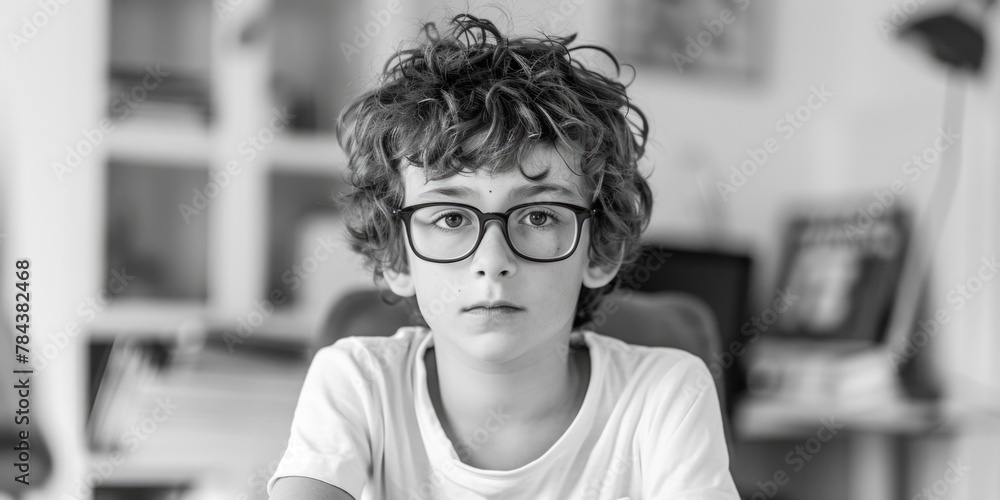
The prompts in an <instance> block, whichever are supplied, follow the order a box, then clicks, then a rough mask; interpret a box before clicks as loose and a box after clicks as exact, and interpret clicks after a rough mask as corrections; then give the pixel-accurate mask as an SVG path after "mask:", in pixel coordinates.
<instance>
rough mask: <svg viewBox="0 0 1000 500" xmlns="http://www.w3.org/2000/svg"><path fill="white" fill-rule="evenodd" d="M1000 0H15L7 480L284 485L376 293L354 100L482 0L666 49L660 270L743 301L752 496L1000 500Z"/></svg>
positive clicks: (646, 86)
mask: <svg viewBox="0 0 1000 500" xmlns="http://www.w3.org/2000/svg"><path fill="white" fill-rule="evenodd" d="M990 4H992V2H990V1H986V0H967V1H957V0H951V1H944V0H845V1H842V2H822V1H817V0H806V1H799V2H791V1H782V0H715V1H705V0H624V1H610V0H547V1H530V2H529V1H523V0H506V1H503V2H493V3H489V4H485V3H484V4H482V5H478V4H476V3H472V4H471V5H470V4H469V3H467V2H449V1H443V0H389V1H386V0H336V1H334V0H282V1H280V2H279V1H277V0H274V1H267V0H212V1H209V0H177V1H161V0H88V1H86V2H82V1H80V2H70V1H68V0H36V1H21V2H4V3H3V5H2V6H0V31H2V32H3V34H4V43H3V46H2V48H0V74H2V77H0V200H2V201H0V257H2V260H0V262H2V264H0V283H3V285H2V287H3V293H2V300H0V302H2V304H3V305H2V310H0V320H2V324H0V332H2V334H3V335H0V338H2V339H3V350H2V353H0V358H2V359H0V369H2V371H3V380H4V381H5V382H4V383H3V389H2V393H0V395H2V399H0V403H2V405H0V407H2V411H3V413H4V416H3V419H2V421H3V424H0V430H2V431H3V432H2V433H3V437H2V440H3V442H4V452H3V454H4V457H5V458H4V463H3V469H4V471H5V472H4V473H3V477H2V478H0V485H3V492H2V493H0V497H2V496H3V495H9V496H10V497H12V498H26V499H57V498H58V499H67V498H76V499H119V498H130V499H131V498H137V499H165V498H172V499H174V498H176V499H181V498H183V499H223V498H224V499H244V500H245V499H263V498H266V497H267V495H266V492H265V491H264V484H265V482H266V480H267V479H268V478H269V477H270V475H271V473H272V472H273V471H274V468H275V466H276V465H277V460H278V459H279V458H280V456H281V453H282V451H283V449H284V446H285V444H286V441H285V440H286V439H287V436H288V425H289V423H290V420H291V415H292V410H293V409H294V405H295V401H296V399H297V396H298V390H299V387H300V386H301V382H302V378H303V377H304V375H305V369H306V367H307V366H308V362H309V360H310V359H311V354H312V353H313V352H315V350H316V349H317V348H319V347H321V346H322V345H325V344H328V343H329V341H330V340H329V339H330V337H329V336H328V334H329V332H328V328H327V327H328V325H329V322H330V312H331V310H333V309H334V307H335V306H336V304H338V303H339V301H340V300H341V299H342V298H344V297H345V296H347V294H348V293H350V292H351V291H353V290H358V289H366V288H367V289H371V288H373V285H372V283H371V279H370V277H368V276H366V275H365V273H364V272H363V269H362V268H361V266H360V264H359V261H358V259H357V258H356V257H355V256H354V255H353V254H352V253H351V252H350V250H349V249H348V248H346V245H345V244H344V243H343V240H342V239H341V231H342V228H343V225H342V222H341V219H340V214H339V213H338V209H337V207H336V206H335V204H334V203H332V201H331V199H332V197H333V196H334V195H335V194H336V193H338V192H341V191H342V190H343V189H344V186H345V184H344V181H343V177H342V174H343V172H344V168H345V167H344V155H343V153H342V152H341V150H340V149H339V147H338V146H337V144H336V140H335V138H334V135H333V127H334V125H335V118H336V115H337V112H338V111H339V109H340V106H341V105H342V103H343V102H344V99H345V98H346V97H348V96H350V95H352V94H353V93H356V92H358V91H359V90H361V89H364V88H366V86H367V85H369V84H370V83H371V82H372V80H373V75H374V73H375V72H376V71H377V70H378V69H380V68H381V66H382V64H383V62H384V60H385V58H386V56H387V55H388V54H389V53H390V52H391V50H392V49H393V48H394V47H396V46H397V45H398V44H399V43H400V41H401V40H403V39H405V38H407V37H412V36H414V35H415V33H416V26H417V24H418V23H419V22H420V21H426V20H439V19H440V18H441V17H442V16H449V15H453V14H455V13H457V12H461V11H465V10H467V9H471V11H472V12H473V13H475V14H478V15H481V16H484V17H487V18H490V19H494V20H496V21H497V22H498V24H500V25H501V26H502V27H505V29H506V28H511V27H513V30H514V31H515V32H516V33H520V34H529V33H536V32H538V31H541V32H545V33H556V34H559V33H562V34H568V33H572V32H578V33H579V34H580V39H581V40H582V41H584V42H590V43H597V44H600V45H603V46H605V47H608V48H611V49H612V50H614V51H615V52H616V54H617V55H618V56H619V57H620V58H621V59H623V60H624V61H626V62H629V63H631V64H633V65H634V82H633V84H632V86H631V93H632V96H633V98H634V100H635V101H636V103H637V104H638V105H639V106H640V107H641V108H642V109H643V110H644V111H645V112H646V113H647V115H648V116H649V117H650V119H651V125H652V133H651V143H650V148H649V154H648V158H647V159H646V161H645V163H644V166H643V168H644V169H646V171H647V172H649V173H650V175H651V177H650V182H651V184H652V187H653V190H654V194H655V196H656V202H655V207H654V213H653V216H652V223H651V226H650V228H649V231H648V234H647V242H646V243H647V245H648V251H649V252H651V255H654V256H655V255H660V256H667V257H666V258H665V259H662V260H663V265H656V266H648V267H644V268H641V269H640V270H638V271H636V273H634V276H632V279H631V280H630V286H632V287H633V288H636V289H639V290H642V291H646V292H659V291H671V292H677V293H685V294H689V295H693V296H695V297H698V298H699V299H700V300H702V301H703V302H704V303H706V304H707V305H708V306H709V308H710V309H711V311H712V312H713V315H714V319H715V322H716V324H717V325H718V337H719V343H718V346H719V347H718V352H717V353H715V354H713V356H712V357H711V358H710V361H711V362H710V363H709V366H710V368H711V369H712V372H713V375H715V376H716V377H717V379H721V380H724V382H725V387H726V390H725V398H726V407H727V415H726V418H727V426H728V427H729V429H730V431H731V434H732V443H731V454H732V472H733V476H734V478H735V480H736V483H737V485H738V486H739V488H740V490H741V493H742V494H743V496H744V498H746V499H753V500H759V499H765V498H779V499H804V498H809V499H817V500H822V499H843V498H851V499H873V500H875V499H878V500H890V499H903V498H907V499H911V498H928V499H931V498H941V499H984V498H1000V478H998V476H997V474H996V471H997V470H1000V451H998V450H1000V368H998V364H997V363H996V362H995V360H996V359H997V357H998V355H1000V335H998V333H1000V332H998V329H1000V312H998V311H1000V292H998V287H1000V283H998V282H1000V280H996V282H995V281H993V280H992V278H993V277H994V276H995V275H997V274H998V273H1000V268H998V264H997V252H998V250H1000V216H998V214H1000V202H998V201H997V194H998V193H1000V142H998V141H997V140H996V138H997V137H1000V73H998V68H997V63H998V62H1000V56H997V50H996V48H997V43H998V42H997V41H996V34H997V33H998V32H1000V19H998V14H997V12H996V9H995V8H992V5H990ZM595 62H598V63H600V61H599V59H595ZM622 78H623V79H624V80H626V81H628V80H631V79H632V78H633V71H632V69H630V68H626V69H624V71H623V75H622ZM21 259H28V260H30V267H29V273H28V274H27V275H24V274H20V275H19V274H17V273H18V272H20V271H22V270H21V269H17V268H16V264H15V262H16V261H18V260H21ZM647 262H648V260H647ZM25 276H27V279H24V278H25ZM24 282H27V283H28V285H22V288H21V289H18V288H17V286H16V284H17V283H24ZM25 288H27V291H28V292H30V313H29V316H30V321H29V323H30V325H29V327H27V328H29V329H30V344H28V347H29V349H30V363H28V364H19V363H18V362H17V361H16V359H17V358H15V356H14V353H15V338H16V336H17V335H21V334H22V333H23V332H21V331H18V325H23V324H25V322H24V321H21V320H20V319H16V318H17V316H16V314H18V312H17V311H18V310H16V309H15V308H16V305H17V304H21V303H25V298H27V297H20V298H19V297H17V296H16V294H17V293H19V292H24V291H25ZM23 328H25V327H22V329H23ZM609 333H610V332H609ZM8 352H9V353H10V354H7V353H8ZM17 352H20V351H17ZM26 367H30V369H32V370H33V373H32V374H30V377H31V382H30V386H31V392H30V412H31V414H30V415H31V420H30V436H31V437H30V440H29V441H30V456H31V458H30V463H31V469H30V483H31V484H30V486H27V487H26V486H24V485H21V484H19V483H17V482H15V481H14V480H13V479H14V477H15V476H17V475H18V473H17V467H16V465H15V464H16V462H17V461H18V460H17V457H16V456H14V455H13V453H12V452H11V450H12V449H13V447H15V446H16V445H17V443H18V441H19V440H18V439H17V436H16V431H17V430H21V429H24V427H22V426H12V425H11V424H12V417H13V415H14V413H15V410H16V409H17V408H18V407H19V405H23V404H25V403H24V402H22V399H24V398H22V397H21V396H20V395H18V394H17V391H16V390H15V389H13V385H14V384H16V383H17V382H16V381H15V378H17V377H16V376H20V374H14V372H13V371H12V370H15V369H25V368H26ZM15 375H16V376H15ZM8 381H10V382H8Z"/></svg>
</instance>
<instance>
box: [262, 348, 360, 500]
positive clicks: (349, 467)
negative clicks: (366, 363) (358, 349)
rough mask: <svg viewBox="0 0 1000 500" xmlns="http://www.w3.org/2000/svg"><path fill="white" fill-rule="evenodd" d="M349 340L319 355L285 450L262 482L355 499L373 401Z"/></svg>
mask: <svg viewBox="0 0 1000 500" xmlns="http://www.w3.org/2000/svg"><path fill="white" fill-rule="evenodd" d="M351 340H352V339H342V340H340V341H338V342H336V343H335V344H333V345H331V346H328V347H324V348H323V349H320V350H319V351H318V352H317V353H316V355H315V356H314V357H313V360H312V363H311V364H310V365H309V370H308V371H307V372H306V377H305V381H304V382H303V384H302V392H301V393H300V394H299V400H298V404H297V405H296V407H295V414H294V416H293V417H292V427H291V433H290V435H289V438H288V446H287V448H286V449H285V453H284V455H283V456H282V457H281V461H280V462H279V463H278V466H277V468H276V469H275V472H274V475H273V476H271V479H270V480H268V482H267V494H268V495H270V494H271V490H272V489H273V488H274V483H275V482H276V481H277V480H278V478H282V477H287V476H301V477H308V478H312V479H317V480H319V481H323V482H325V483H328V484H332V485H334V486H336V487H338V488H340V489H342V490H344V491H346V492H347V493H350V494H351V496H353V497H354V498H356V499H359V498H361V490H362V489H363V487H364V485H365V482H366V481H367V480H368V477H369V476H370V474H369V471H370V470H371V465H372V451H371V450H372V446H371V429H370V428H371V426H370V425H369V421H370V420H369V415H372V414H373V411H375V410H374V408H373V404H374V401H373V398H372V397H371V395H370V393H369V392H367V391H362V390H361V387H363V386H364V384H359V383H356V382H357V381H360V380H363V378H362V377H363V374H364V371H363V370H362V369H361V363H359V362H358V361H357V359H356V357H355V356H354V355H352V348H351V346H352V345H353V344H352V343H351Z"/></svg>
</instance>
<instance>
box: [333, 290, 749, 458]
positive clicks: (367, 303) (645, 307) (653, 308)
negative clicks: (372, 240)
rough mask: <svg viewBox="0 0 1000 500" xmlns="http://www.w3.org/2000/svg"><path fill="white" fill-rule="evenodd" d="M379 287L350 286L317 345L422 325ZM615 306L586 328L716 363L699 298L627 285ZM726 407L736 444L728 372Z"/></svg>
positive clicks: (708, 314) (720, 381) (612, 299)
mask: <svg viewBox="0 0 1000 500" xmlns="http://www.w3.org/2000/svg"><path fill="white" fill-rule="evenodd" d="M379 293H380V292H379V291H378V290H371V289H363V290H353V291H350V292H347V293H346V294H345V295H344V296H343V297H342V298H341V299H340V300H338V301H337V302H336V303H335V304H334V306H333V308H332V309H331V310H330V313H329V314H328V315H327V319H326V323H325V326H324V328H323V332H322V334H321V336H320V339H319V342H318V345H317V349H319V348H321V347H324V346H327V345H330V344H332V343H334V342H336V341H337V340H338V339H341V338H344V337H363V336H389V335H392V334H394V333H396V330H398V329H399V328H400V327H403V326H408V325H417V324H420V323H419V315H417V314H415V313H414V312H413V311H411V310H410V306H409V305H408V304H407V303H406V301H401V302H400V303H398V304H395V305H389V304H386V303H385V302H383V300H382V299H381V298H380V297H379ZM605 305H607V306H608V307H602V308H599V310H601V311H614V312H613V313H609V314H608V313H604V314H603V317H602V314H597V315H595V320H594V321H592V322H591V323H590V324H588V325H585V326H584V327H583V328H584V329H587V330H592V331H596V332H598V333H601V334H604V335H608V336H609V337H615V338H618V339H621V340H623V341H625V342H626V343H629V344H635V345H645V346H653V347H673V348H677V349H681V350H684V351H687V352H690V353H691V354H694V355H696V356H698V357H700V358H701V359H702V360H703V361H705V364H706V365H709V366H711V363H712V359H711V358H712V354H713V353H717V352H719V345H720V343H721V340H720V336H719V329H718V327H717V326H716V322H715V318H714V316H713V315H712V311H711V310H710V309H709V308H708V306H707V305H705V303H704V302H702V301H701V300H700V299H698V298H696V297H694V296H692V295H688V294H684V293H678V292H660V293H643V292H632V291H623V292H619V293H616V294H612V295H610V296H608V297H606V298H605ZM713 379H714V381H715V385H716V390H717V392H718V395H719V406H720V408H721V409H722V420H723V427H724V429H725V432H726V442H727V443H729V444H730V450H732V435H731V430H730V427H731V424H730V422H729V418H728V416H727V412H726V407H725V403H726V401H725V394H726V392H725V377H714V376H713Z"/></svg>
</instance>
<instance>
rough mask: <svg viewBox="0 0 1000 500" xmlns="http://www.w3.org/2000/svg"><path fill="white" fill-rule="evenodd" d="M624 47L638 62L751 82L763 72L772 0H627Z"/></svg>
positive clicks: (625, 55)
mask: <svg viewBox="0 0 1000 500" xmlns="http://www.w3.org/2000/svg"><path fill="white" fill-rule="evenodd" d="M619 5H620V9H621V15H620V16H619V17H618V19H619V30H618V33H619V36H618V41H619V47H618V51H619V54H620V55H621V56H622V58H623V59H624V60H625V61H626V62H629V63H632V64H635V65H636V66H639V65H643V66H647V67H657V68H661V69H663V70H664V71H667V72H668V73H676V74H678V75H683V76H685V77H687V76H695V77H702V76H704V77H713V78H717V79H724V80H736V81H743V82H746V81H750V80H754V79H756V78H757V77H758V76H759V74H760V73H761V72H762V65H763V64H762V63H763V61H762V59H763V58H762V57H761V55H762V50H761V49H762V46H763V36H764V34H765V32H766V30H765V29H764V28H765V27H764V26H762V23H763V21H764V20H765V16H764V15H762V13H761V12H760V11H761V10H762V9H764V8H766V2H763V1H760V0H758V1H751V0H623V1H622V2H621V3H620V4H619Z"/></svg>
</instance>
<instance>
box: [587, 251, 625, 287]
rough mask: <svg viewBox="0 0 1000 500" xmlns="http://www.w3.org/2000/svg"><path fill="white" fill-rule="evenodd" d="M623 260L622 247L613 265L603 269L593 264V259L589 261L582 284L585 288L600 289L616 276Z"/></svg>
mask: <svg viewBox="0 0 1000 500" xmlns="http://www.w3.org/2000/svg"><path fill="white" fill-rule="evenodd" d="M624 258H625V247H624V246H622V251H621V252H619V253H618V259H617V260H616V261H615V263H614V264H613V265H610V264H609V265H607V266H605V267H601V266H598V265H597V264H595V263H594V260H593V259H589V262H588V264H587V268H586V269H584V271H583V284H584V286H586V287H587V288H601V287H602V286H604V285H607V284H608V283H611V280H613V279H614V278H615V275H616V274H618V270H619V269H621V267H622V259H624Z"/></svg>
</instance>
